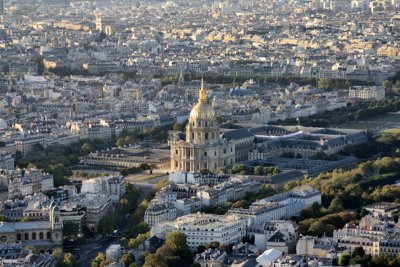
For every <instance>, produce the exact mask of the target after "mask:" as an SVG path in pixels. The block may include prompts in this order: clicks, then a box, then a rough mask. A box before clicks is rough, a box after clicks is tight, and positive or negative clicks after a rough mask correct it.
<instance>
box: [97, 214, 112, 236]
mask: <svg viewBox="0 0 400 267" xmlns="http://www.w3.org/2000/svg"><path fill="white" fill-rule="evenodd" d="M114 226H115V222H114V220H113V217H112V216H104V217H103V218H101V220H100V221H99V225H98V227H97V231H98V232H99V233H101V234H102V235H106V234H111V233H112V231H113V230H114Z"/></svg>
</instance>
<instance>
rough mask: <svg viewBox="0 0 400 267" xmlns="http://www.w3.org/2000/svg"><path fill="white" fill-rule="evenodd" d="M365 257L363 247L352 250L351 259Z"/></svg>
mask: <svg viewBox="0 0 400 267" xmlns="http://www.w3.org/2000/svg"><path fill="white" fill-rule="evenodd" d="M364 255H365V251H364V249H363V247H355V248H354V250H353V253H352V254H351V256H352V257H356V256H360V257H362V256H364Z"/></svg>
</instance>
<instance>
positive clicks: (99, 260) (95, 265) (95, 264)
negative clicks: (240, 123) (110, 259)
mask: <svg viewBox="0 0 400 267" xmlns="http://www.w3.org/2000/svg"><path fill="white" fill-rule="evenodd" d="M105 260H106V254H104V253H103V252H99V253H98V254H97V256H96V258H94V259H93V260H92V262H91V264H90V265H91V267H100V266H101V265H102V264H103V262H104V261H105Z"/></svg>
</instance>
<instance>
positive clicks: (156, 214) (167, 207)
mask: <svg viewBox="0 0 400 267" xmlns="http://www.w3.org/2000/svg"><path fill="white" fill-rule="evenodd" d="M176 217H177V210H176V208H175V206H174V205H173V204H171V203H169V202H166V203H154V204H150V206H149V207H148V208H147V210H146V212H145V213H144V221H145V222H146V223H148V224H149V225H155V224H157V223H160V222H164V221H173V220H175V219H176Z"/></svg>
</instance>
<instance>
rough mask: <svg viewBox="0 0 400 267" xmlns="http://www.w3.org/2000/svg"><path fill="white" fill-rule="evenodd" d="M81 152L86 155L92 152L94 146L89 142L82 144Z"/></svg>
mask: <svg viewBox="0 0 400 267" xmlns="http://www.w3.org/2000/svg"><path fill="white" fill-rule="evenodd" d="M81 152H82V154H84V155H87V154H89V153H90V152H92V146H91V145H90V144H89V143H84V144H83V145H82V146H81Z"/></svg>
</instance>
